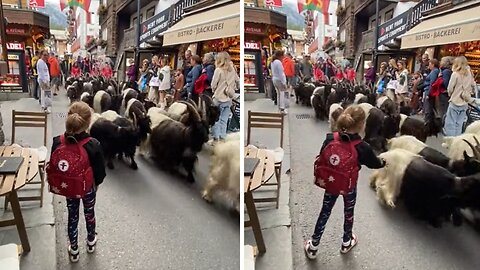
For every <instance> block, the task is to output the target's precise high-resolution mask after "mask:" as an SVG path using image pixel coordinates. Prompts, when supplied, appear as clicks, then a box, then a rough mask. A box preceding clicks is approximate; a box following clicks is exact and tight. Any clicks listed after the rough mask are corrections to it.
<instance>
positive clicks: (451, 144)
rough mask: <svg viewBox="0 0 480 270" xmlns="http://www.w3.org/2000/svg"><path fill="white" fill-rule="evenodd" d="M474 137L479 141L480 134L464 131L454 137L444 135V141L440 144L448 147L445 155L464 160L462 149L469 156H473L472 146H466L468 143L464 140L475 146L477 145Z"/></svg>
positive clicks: (452, 158)
mask: <svg viewBox="0 0 480 270" xmlns="http://www.w3.org/2000/svg"><path fill="white" fill-rule="evenodd" d="M475 137H476V138H477V140H479V141H480V136H477V135H475V134H471V133H464V134H462V135H460V136H456V137H445V138H444V139H443V141H444V143H443V144H442V146H444V147H445V146H446V148H447V149H448V154H447V156H448V157H449V158H450V159H451V160H453V161H456V160H464V159H465V157H464V154H463V152H464V151H466V152H467V154H468V155H469V156H473V150H472V148H471V147H470V146H468V144H467V143H466V142H465V141H464V140H467V141H468V142H470V143H471V144H472V145H474V146H475V145H477V143H476V142H475Z"/></svg>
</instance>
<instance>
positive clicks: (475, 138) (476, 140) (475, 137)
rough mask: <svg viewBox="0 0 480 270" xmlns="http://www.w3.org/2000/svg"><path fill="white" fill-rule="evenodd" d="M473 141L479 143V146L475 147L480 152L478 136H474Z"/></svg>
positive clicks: (479, 144)
mask: <svg viewBox="0 0 480 270" xmlns="http://www.w3.org/2000/svg"><path fill="white" fill-rule="evenodd" d="M473 139H474V140H475V142H476V143H477V145H476V146H475V148H476V149H477V150H480V142H478V139H477V136H473Z"/></svg>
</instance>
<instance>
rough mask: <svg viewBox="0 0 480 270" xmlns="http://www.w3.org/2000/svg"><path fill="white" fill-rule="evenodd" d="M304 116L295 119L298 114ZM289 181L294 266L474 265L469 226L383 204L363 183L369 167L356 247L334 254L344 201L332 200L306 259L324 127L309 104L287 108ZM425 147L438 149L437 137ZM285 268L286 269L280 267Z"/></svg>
mask: <svg viewBox="0 0 480 270" xmlns="http://www.w3.org/2000/svg"><path fill="white" fill-rule="evenodd" d="M303 114H306V115H310V116H311V118H309V119H303V118H302V119H298V118H297V117H298V116H299V115H303ZM289 121H290V122H289V125H290V147H291V164H292V180H291V185H290V186H291V192H290V207H291V214H292V228H293V229H292V238H293V239H292V241H293V248H292V249H293V263H294V267H293V268H294V269H378V270H383V269H424V270H429V269H449V270H454V269H459V270H460V269H479V268H480V257H479V256H478V250H479V249H480V237H479V234H478V232H476V231H474V230H473V229H472V227H471V226H469V225H468V224H464V226H462V227H460V228H455V227H453V226H452V225H444V227H443V228H441V229H434V228H433V227H430V226H428V225H427V224H426V223H422V222H418V221H415V220H413V219H412V218H411V217H410V216H409V215H408V214H407V213H406V212H405V211H404V209H402V207H401V206H400V207H399V208H398V209H395V210H389V209H385V208H384V207H382V206H381V205H380V204H379V203H378V202H377V201H376V197H375V193H374V191H373V190H371V189H370V188H369V186H368V184H369V182H368V180H369V175H370V170H368V169H366V168H362V170H361V171H360V179H359V186H358V197H357V205H356V207H355V223H354V232H355V233H356V234H357V236H358V237H359V242H358V245H357V246H356V247H355V248H354V249H353V250H352V251H351V253H349V254H347V255H341V254H340V252H339V249H340V245H341V236H342V232H343V201H342V200H341V199H339V200H338V201H337V204H336V206H335V207H334V210H333V211H332V215H331V217H330V219H329V221H328V224H327V227H326V230H325V233H324V235H323V237H322V240H321V244H320V255H319V256H318V258H317V260H316V261H309V260H308V259H307V258H306V257H305V255H304V251H303V242H304V239H307V238H308V237H310V236H311V234H312V233H313V229H314V226H315V222H316V220H317V217H318V214H319V212H320V208H321V203H322V199H323V190H322V189H319V188H318V187H316V186H314V185H313V161H314V159H315V156H316V155H317V154H318V152H319V150H320V147H321V144H322V143H323V140H324V139H325V134H326V132H327V131H328V126H327V123H326V122H318V121H316V120H315V118H314V113H313V110H312V109H311V108H307V107H300V106H299V105H293V107H292V108H290V110H289ZM427 143H428V144H429V145H431V146H433V147H435V148H437V149H441V146H440V139H436V138H430V139H429V141H428V142H427ZM285 269H288V268H285Z"/></svg>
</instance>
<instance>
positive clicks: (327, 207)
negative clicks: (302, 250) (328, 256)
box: [312, 188, 357, 245]
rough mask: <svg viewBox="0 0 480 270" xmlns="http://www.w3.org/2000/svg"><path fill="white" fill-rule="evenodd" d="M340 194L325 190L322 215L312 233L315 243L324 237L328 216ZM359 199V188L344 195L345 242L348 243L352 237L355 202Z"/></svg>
mask: <svg viewBox="0 0 480 270" xmlns="http://www.w3.org/2000/svg"><path fill="white" fill-rule="evenodd" d="M338 196H339V195H332V194H330V193H328V192H325V194H324V196H323V206H322V210H321V211H320V215H319V216H318V219H317V224H316V225H315V231H314V232H313V235H312V242H313V244H314V245H318V243H319V242H320V238H322V235H323V232H324V231H325V226H326V225H327V221H328V218H329V217H330V214H331V213H332V209H333V206H334V205H335V202H336V201H337V198H338ZM356 201H357V189H356V188H355V189H354V190H352V191H351V192H349V193H347V194H345V195H343V204H344V210H343V211H344V214H345V219H344V223H343V242H344V243H347V242H348V241H350V239H352V229H353V210H354V208H355V203H356Z"/></svg>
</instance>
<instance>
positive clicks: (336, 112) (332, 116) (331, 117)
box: [328, 103, 343, 132]
mask: <svg viewBox="0 0 480 270" xmlns="http://www.w3.org/2000/svg"><path fill="white" fill-rule="evenodd" d="M342 112H343V107H342V105H340V104H339V103H333V104H332V105H330V109H329V114H328V122H329V123H330V130H331V131H332V132H333V131H336V129H337V119H338V117H339V116H340V114H342Z"/></svg>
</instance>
